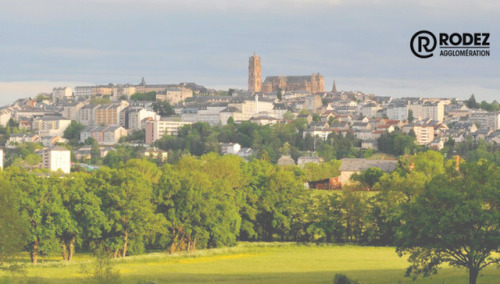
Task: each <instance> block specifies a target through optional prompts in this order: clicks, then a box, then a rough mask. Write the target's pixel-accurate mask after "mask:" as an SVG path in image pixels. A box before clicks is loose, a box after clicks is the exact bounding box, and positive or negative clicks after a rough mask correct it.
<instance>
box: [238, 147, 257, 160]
mask: <svg viewBox="0 0 500 284" xmlns="http://www.w3.org/2000/svg"><path fill="white" fill-rule="evenodd" d="M254 154H255V151H254V150H253V149H252V148H241V149H240V151H239V152H238V156H239V157H242V158H243V159H245V160H246V161H248V159H249V158H250V156H251V155H254Z"/></svg>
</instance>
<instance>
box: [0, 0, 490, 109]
mask: <svg viewBox="0 0 500 284" xmlns="http://www.w3.org/2000/svg"><path fill="white" fill-rule="evenodd" d="M25 2H27V3H25ZM25 2H23V3H22V4H20V3H14V2H13V3H10V1H7V2H3V3H1V4H0V8H1V9H0V15H1V17H0V18H1V20H0V23H1V24H2V25H1V26H2V33H3V35H4V37H5V41H4V43H3V45H2V47H1V50H2V52H1V53H0V62H2V65H3V66H4V68H2V71H0V105H5V104H8V103H10V102H11V101H12V100H13V99H15V98H20V97H29V96H31V97H33V96H35V95H36V94H37V93H39V92H50V90H51V89H52V88H53V87H56V86H64V85H68V86H71V87H75V86H78V85H94V84H98V85H99V84H108V83H110V82H113V83H132V84H136V83H138V80H140V78H141V77H145V78H146V80H147V81H148V82H149V83H178V82H196V83H197V84H200V85H204V86H206V87H209V88H216V89H228V88H237V89H245V88H246V82H247V72H246V71H247V70H246V67H247V59H248V56H250V55H251V54H252V53H253V52H254V51H256V52H257V53H258V54H259V55H260V56H261V58H262V64H263V75H264V76H270V75H303V74H310V73H311V74H312V73H313V72H319V73H321V74H322V75H323V76H324V78H325V88H326V89H329V88H331V84H332V83H333V80H336V82H337V86H338V88H339V90H346V91H349V90H353V91H355V90H359V91H362V92H364V93H373V94H375V95H378V96H393V97H404V96H418V97H458V98H460V99H466V98H468V97H469V96H470V95H471V94H472V93H474V94H475V95H476V97H477V98H478V99H479V100H487V101H493V100H494V99H496V98H497V97H498V93H499V90H500V79H498V78H499V76H498V75H499V71H498V68H497V66H498V63H499V60H498V56H496V54H497V53H498V44H497V42H498V41H497V40H496V38H495V35H496V34H498V31H499V26H498V25H497V24H496V23H497V20H496V13H497V12H498V11H499V10H500V5H498V4H497V3H494V2H492V1H480V5H479V4H478V5H476V4H474V5H473V4H472V3H470V4H469V3H454V2H451V1H439V2H435V1H432V2H431V1H409V2H407V3H405V5H400V4H399V3H398V2H397V1H387V2H384V3H376V2H373V1H349V2H345V1H298V0H296V1H291V2H290V1H288V2H284V1H271V2H264V1H257V2H252V3H244V2H241V1H225V0H219V1H215V2H214V3H213V5H207V4H204V3H203V2H200V1H194V0H193V1H187V2H186V1H184V2H182V1H168V2H166V1H153V0H148V1H145V2H144V3H143V4H141V5H140V7H138V5H137V4H134V2H133V1H125V0H116V1H108V0H93V1H90V2H83V1H72V3H66V2H61V1H57V0H49V1H44V3H37V2H36V1H25ZM87 3H89V4H87ZM28 4H29V5H28ZM450 4H452V5H450ZM96 8H97V9H96ZM62 23H64V24H62ZM421 29H429V30H432V31H436V32H439V31H446V32H489V33H491V35H492V36H491V56H490V57H485V58H431V59H428V60H422V59H419V58H416V57H415V56H413V54H411V51H410V49H409V40H410V38H411V36H412V35H413V34H414V33H415V32H416V31H418V30H421Z"/></svg>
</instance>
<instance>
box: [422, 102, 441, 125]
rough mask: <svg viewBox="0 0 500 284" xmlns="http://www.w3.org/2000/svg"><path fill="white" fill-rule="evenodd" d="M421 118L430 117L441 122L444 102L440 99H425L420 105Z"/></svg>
mask: <svg viewBox="0 0 500 284" xmlns="http://www.w3.org/2000/svg"><path fill="white" fill-rule="evenodd" d="M422 119H432V120H435V121H439V122H443V120H444V103H443V102H442V101H427V102H425V103H424V104H423V105H422Z"/></svg>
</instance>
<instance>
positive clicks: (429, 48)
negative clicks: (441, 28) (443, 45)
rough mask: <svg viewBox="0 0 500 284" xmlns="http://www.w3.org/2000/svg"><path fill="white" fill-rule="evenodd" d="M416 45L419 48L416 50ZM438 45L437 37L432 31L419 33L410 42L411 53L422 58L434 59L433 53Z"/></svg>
mask: <svg viewBox="0 0 500 284" xmlns="http://www.w3.org/2000/svg"><path fill="white" fill-rule="evenodd" d="M415 45H416V47H417V49H416V50H415ZM436 45H437V40H436V37H435V36H434V34H433V33H431V32H430V31H419V32H417V33H416V34H414V35H413V37H412V38H411V41H410V48H411V52H413V54H415V56H416V57H420V58H429V57H432V56H433V55H434V54H432V52H433V51H434V49H436Z"/></svg>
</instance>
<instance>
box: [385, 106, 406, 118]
mask: <svg viewBox="0 0 500 284" xmlns="http://www.w3.org/2000/svg"><path fill="white" fill-rule="evenodd" d="M387 117H388V118H389V119H392V120H407V119H408V102H407V101H394V102H392V103H391V104H389V106H388V107H387Z"/></svg>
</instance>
